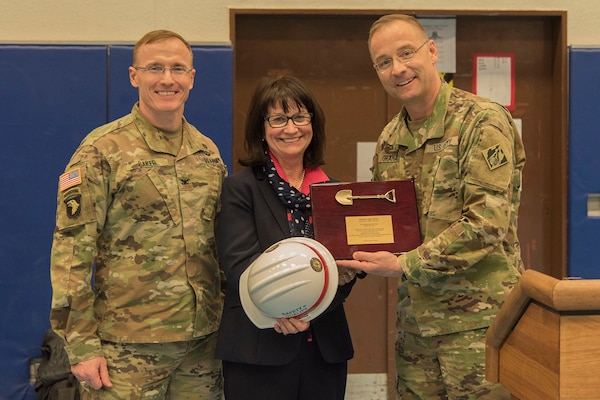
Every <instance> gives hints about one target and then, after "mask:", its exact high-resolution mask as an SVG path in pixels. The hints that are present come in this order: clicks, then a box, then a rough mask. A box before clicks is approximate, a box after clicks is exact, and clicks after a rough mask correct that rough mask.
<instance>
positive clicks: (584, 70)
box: [568, 48, 600, 279]
mask: <svg viewBox="0 0 600 400" xmlns="http://www.w3.org/2000/svg"><path fill="white" fill-rule="evenodd" d="M569 64H570V65H569V223H568V229H569V233H568V238H569V245H568V249H569V256H568V260H569V275H570V276H578V277H582V278H587V279H599V278H600V261H598V257H597V255H596V253H595V250H596V249H597V248H598V246H599V244H600V241H599V239H598V238H599V237H600V218H598V217H595V218H594V217H588V215H587V197H588V194H590V193H600V161H599V159H598V149H599V148H600V128H599V126H598V113H599V111H600V105H599V102H598V93H600V80H599V79H598V65H600V48H570V49H569Z"/></svg>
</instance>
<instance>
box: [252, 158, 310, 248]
mask: <svg viewBox="0 0 600 400" xmlns="http://www.w3.org/2000/svg"><path fill="white" fill-rule="evenodd" d="M267 160H268V161H267V166H266V167H263V170H264V172H265V174H266V175H267V177H268V179H269V183H270V184H271V186H272V187H273V190H274V191H275V194H276V195H277V197H279V200H281V203H282V204H283V205H284V206H285V207H286V208H287V210H288V213H287V216H288V223H289V226H290V234H291V235H292V236H304V237H309V238H312V237H313V229H312V210H311V208H310V196H307V195H305V194H304V193H302V192H299V191H298V190H296V189H295V188H293V187H292V186H290V184H289V183H287V182H286V181H284V180H283V179H282V178H281V177H280V176H279V174H278V173H277V170H276V169H275V164H273V160H271V157H267Z"/></svg>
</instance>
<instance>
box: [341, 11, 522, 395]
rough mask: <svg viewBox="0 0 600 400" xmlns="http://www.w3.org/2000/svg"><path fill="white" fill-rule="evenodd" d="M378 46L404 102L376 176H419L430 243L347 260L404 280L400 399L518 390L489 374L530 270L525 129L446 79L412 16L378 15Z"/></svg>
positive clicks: (424, 233) (373, 42)
mask: <svg viewBox="0 0 600 400" xmlns="http://www.w3.org/2000/svg"><path fill="white" fill-rule="evenodd" d="M369 51H370V53H371V58H372V60H373V63H374V66H375V69H376V70H377V73H378V76H379V78H380V80H381V83H382V85H383V86H384V88H385V89H386V91H387V92H388V93H389V94H390V95H391V96H393V97H395V98H397V99H399V100H400V101H401V102H402V103H403V108H402V110H401V111H400V113H399V114H398V115H396V116H395V117H394V118H393V119H392V120H391V121H390V122H389V123H388V124H387V126H386V127H385V128H384V130H383V132H382V133H381V135H380V137H379V140H378V143H377V147H376V152H375V157H374V160H373V167H372V171H373V180H375V181H382V180H403V179H410V180H413V182H414V185H415V189H416V193H417V204H418V212H419V222H420V227H421V237H422V241H423V242H422V245H420V246H419V247H417V248H416V249H413V250H411V251H409V252H406V253H404V254H400V255H395V254H392V253H389V252H373V253H371V252H356V253H355V254H354V255H353V257H354V260H348V261H339V263H338V264H339V265H341V266H345V267H354V268H356V269H359V270H362V271H365V272H368V273H373V274H378V275H383V276H397V277H400V279H399V288H398V294H399V301H398V307H397V317H398V318H397V341H396V365H397V374H398V376H397V391H398V395H399V396H400V398H403V399H475V398H486V399H503V398H510V395H509V394H508V393H507V391H506V390H505V389H504V388H502V387H501V386H500V385H493V384H491V383H490V382H487V381H485V371H484V367H485V334H486V330H487V328H488V327H489V325H490V324H491V322H492V320H493V318H494V316H495V315H496V313H497V312H498V309H499V308H500V306H501V305H502V303H503V302H504V301H505V299H506V296H507V295H508V293H509V291H510V289H511V288H512V287H514V285H515V284H516V282H517V280H518V279H519V276H520V273H521V271H522V262H521V257H520V249H519V241H518V239H517V212H518V208H519V202H520V191H521V172H522V170H523V166H524V163H525V153H524V149H523V143H522V142H521V138H520V136H519V133H518V132H517V128H516V126H515V124H514V122H513V120H512V118H511V115H510V113H509V112H508V111H507V110H506V109H505V108H504V107H502V106H500V105H499V104H497V103H494V102H493V101H490V100H487V99H482V98H480V97H477V96H475V95H473V94H471V93H467V92H465V91H462V90H459V89H456V88H452V87H450V86H449V85H448V84H447V83H446V82H444V81H443V80H441V79H440V77H439V74H438V72H437V69H436V67H435V64H436V62H437V59H438V52H437V48H436V45H435V43H434V42H433V41H432V40H430V39H429V38H428V37H427V34H426V32H425V31H424V29H423V27H422V26H421V25H420V24H419V22H418V21H417V20H416V19H414V18H413V17H410V16H405V15H388V16H384V17H382V18H381V19H379V20H378V21H376V22H375V23H374V24H373V26H372V28H371V32H370V36H369Z"/></svg>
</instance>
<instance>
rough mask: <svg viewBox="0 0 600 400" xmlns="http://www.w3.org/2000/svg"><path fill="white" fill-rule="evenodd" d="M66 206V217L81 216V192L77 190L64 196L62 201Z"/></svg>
mask: <svg viewBox="0 0 600 400" xmlns="http://www.w3.org/2000/svg"><path fill="white" fill-rule="evenodd" d="M63 201H64V202H65V206H66V212H67V217H69V218H77V217H78V216H79V214H81V192H80V191H79V190H77V189H73V190H71V191H69V193H66V194H65V198H64V200H63Z"/></svg>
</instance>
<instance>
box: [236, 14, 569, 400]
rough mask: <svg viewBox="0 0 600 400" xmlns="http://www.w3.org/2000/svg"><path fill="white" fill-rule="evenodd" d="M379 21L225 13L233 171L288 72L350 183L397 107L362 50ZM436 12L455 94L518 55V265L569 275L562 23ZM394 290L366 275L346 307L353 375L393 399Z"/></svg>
mask: <svg viewBox="0 0 600 400" xmlns="http://www.w3.org/2000/svg"><path fill="white" fill-rule="evenodd" d="M390 12H393V11H390ZM395 12H398V11H395ZM403 12H406V13H413V14H414V13H415V12H410V11H403ZM386 13H387V12H385V11H382V10H378V11H339V10H336V11H326V10H294V11H290V10H231V29H232V33H231V39H232V43H233V46H234V121H233V126H234V137H233V160H234V172H235V171H236V170H237V169H239V165H236V160H237V159H238V158H239V157H240V156H241V155H242V154H243V125H244V120H245V114H246V110H247V107H248V103H249V99H250V96H251V94H252V91H253V90H254V87H255V84H256V82H257V80H258V79H260V78H261V77H262V76H264V75H267V74H278V73H281V72H289V73H292V74H294V75H296V76H298V77H299V78H301V79H302V80H304V81H305V82H306V83H307V84H308V85H309V87H310V88H311V90H312V91H313V92H314V94H315V95H316V97H317V99H318V100H319V102H320V104H321V106H322V107H323V109H324V111H325V115H326V120H327V124H326V127H327V164H326V165H325V166H324V169H325V171H326V172H327V173H328V174H329V175H330V176H333V177H335V178H337V179H339V180H342V181H355V180H356V159H357V154H356V145H357V142H375V141H376V140H377V137H378V135H379V133H380V131H381V129H382V128H383V127H384V125H385V124H386V123H387V121H388V120H389V119H390V118H391V117H392V116H393V115H395V114H396V113H397V112H398V111H399V110H400V106H401V105H400V104H398V103H397V102H396V101H394V100H392V99H390V98H389V97H388V96H387V94H386V93H385V92H384V90H383V89H382V87H381V84H380V83H379V80H378V78H377V76H376V74H375V71H374V70H373V68H372V66H371V60H370V57H369V53H368V50H367V37H368V32H369V28H370V26H371V24H372V23H373V22H374V21H375V20H376V19H377V18H378V17H379V16H380V15H383V14H386ZM428 13H431V12H427V11H424V12H418V13H416V14H417V16H424V17H425V16H427V14H428ZM442 14H444V16H445V17H455V18H456V19H457V24H456V25H457V40H456V42H457V72H456V74H455V76H454V85H455V86H457V87H460V88H462V89H465V90H469V91H470V90H471V79H472V54H473V53H489V52H514V53H515V60H516V105H517V107H516V109H515V110H514V112H513V116H514V117H515V118H521V119H522V126H523V138H524V143H525V148H526V152H527V164H526V167H525V171H524V177H523V178H524V179H523V180H524V185H523V186H524V189H523V195H522V205H521V211H520V221H519V237H520V240H521V242H522V250H523V258H524V261H525V264H526V267H527V268H532V269H536V270H538V271H540V272H544V273H547V274H549V275H552V276H555V277H557V278H562V277H563V276H564V274H565V268H566V176H567V175H566V101H567V100H566V96H565V93H566V43H565V41H566V39H565V37H566V33H565V32H566V30H565V28H564V26H565V23H566V22H565V21H566V14H565V13H560V12H551V13H542V12H535V13H525V12H523V13H519V12H494V13H492V12H489V11H486V12H465V11H461V12H452V11H444V12H443V13H442ZM436 15H438V16H439V15H440V13H439V12H438V13H436ZM396 283H397V282H396V281H395V280H394V279H387V278H381V277H375V276H368V277H367V278H366V279H365V280H363V281H360V282H359V283H358V284H357V285H356V286H355V289H354V290H353V292H352V294H351V296H350V297H349V299H348V300H347V303H346V310H347V313H348V319H349V323H350V329H351V332H352V336H353V342H354V345H355V350H356V354H355V358H354V359H353V360H352V361H351V363H350V365H349V368H350V373H351V374H381V373H384V374H387V383H388V393H389V395H390V396H392V394H393V381H394V379H395V376H394V373H395V365H394V332H395V306H396ZM390 398H393V397H390Z"/></svg>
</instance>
